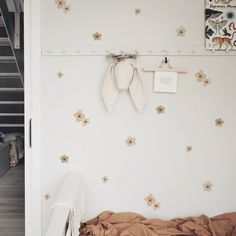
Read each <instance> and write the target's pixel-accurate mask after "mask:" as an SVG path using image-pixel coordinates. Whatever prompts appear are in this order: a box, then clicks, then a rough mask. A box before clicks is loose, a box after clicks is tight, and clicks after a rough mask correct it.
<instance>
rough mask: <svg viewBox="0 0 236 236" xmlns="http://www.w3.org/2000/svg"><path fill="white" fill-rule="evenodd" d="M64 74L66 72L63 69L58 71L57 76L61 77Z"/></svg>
mask: <svg viewBox="0 0 236 236" xmlns="http://www.w3.org/2000/svg"><path fill="white" fill-rule="evenodd" d="M63 76H64V73H63V72H62V71H58V72H57V78H59V79H61V78H62V77H63Z"/></svg>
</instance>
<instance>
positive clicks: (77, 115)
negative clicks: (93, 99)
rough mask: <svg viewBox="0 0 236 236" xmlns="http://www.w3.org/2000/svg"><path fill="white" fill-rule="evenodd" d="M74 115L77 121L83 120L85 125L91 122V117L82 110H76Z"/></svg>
mask: <svg viewBox="0 0 236 236" xmlns="http://www.w3.org/2000/svg"><path fill="white" fill-rule="evenodd" d="M74 116H75V119H76V121H77V122H81V123H82V125H83V126H86V125H88V124H89V123H90V120H89V118H88V117H86V116H85V114H84V113H83V112H82V111H81V110H79V111H78V112H76V113H75V114H74Z"/></svg>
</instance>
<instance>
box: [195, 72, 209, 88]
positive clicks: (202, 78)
mask: <svg viewBox="0 0 236 236" xmlns="http://www.w3.org/2000/svg"><path fill="white" fill-rule="evenodd" d="M195 77H196V79H197V81H198V82H200V83H202V84H203V86H207V85H209V84H210V82H211V81H210V79H208V78H207V75H206V74H205V73H204V71H203V70H199V71H198V72H197V73H196V74H195Z"/></svg>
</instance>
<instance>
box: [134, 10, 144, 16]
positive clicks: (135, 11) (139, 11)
mask: <svg viewBox="0 0 236 236" xmlns="http://www.w3.org/2000/svg"><path fill="white" fill-rule="evenodd" d="M134 13H135V15H140V14H141V13H142V9H141V8H136V9H135V10H134Z"/></svg>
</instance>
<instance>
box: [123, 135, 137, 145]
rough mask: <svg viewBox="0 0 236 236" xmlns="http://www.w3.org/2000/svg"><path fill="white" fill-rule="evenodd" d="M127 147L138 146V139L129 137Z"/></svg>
mask: <svg viewBox="0 0 236 236" xmlns="http://www.w3.org/2000/svg"><path fill="white" fill-rule="evenodd" d="M125 142H126V144H127V146H129V147H131V146H133V145H135V144H136V138H134V137H128V138H127V139H126V140H125Z"/></svg>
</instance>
